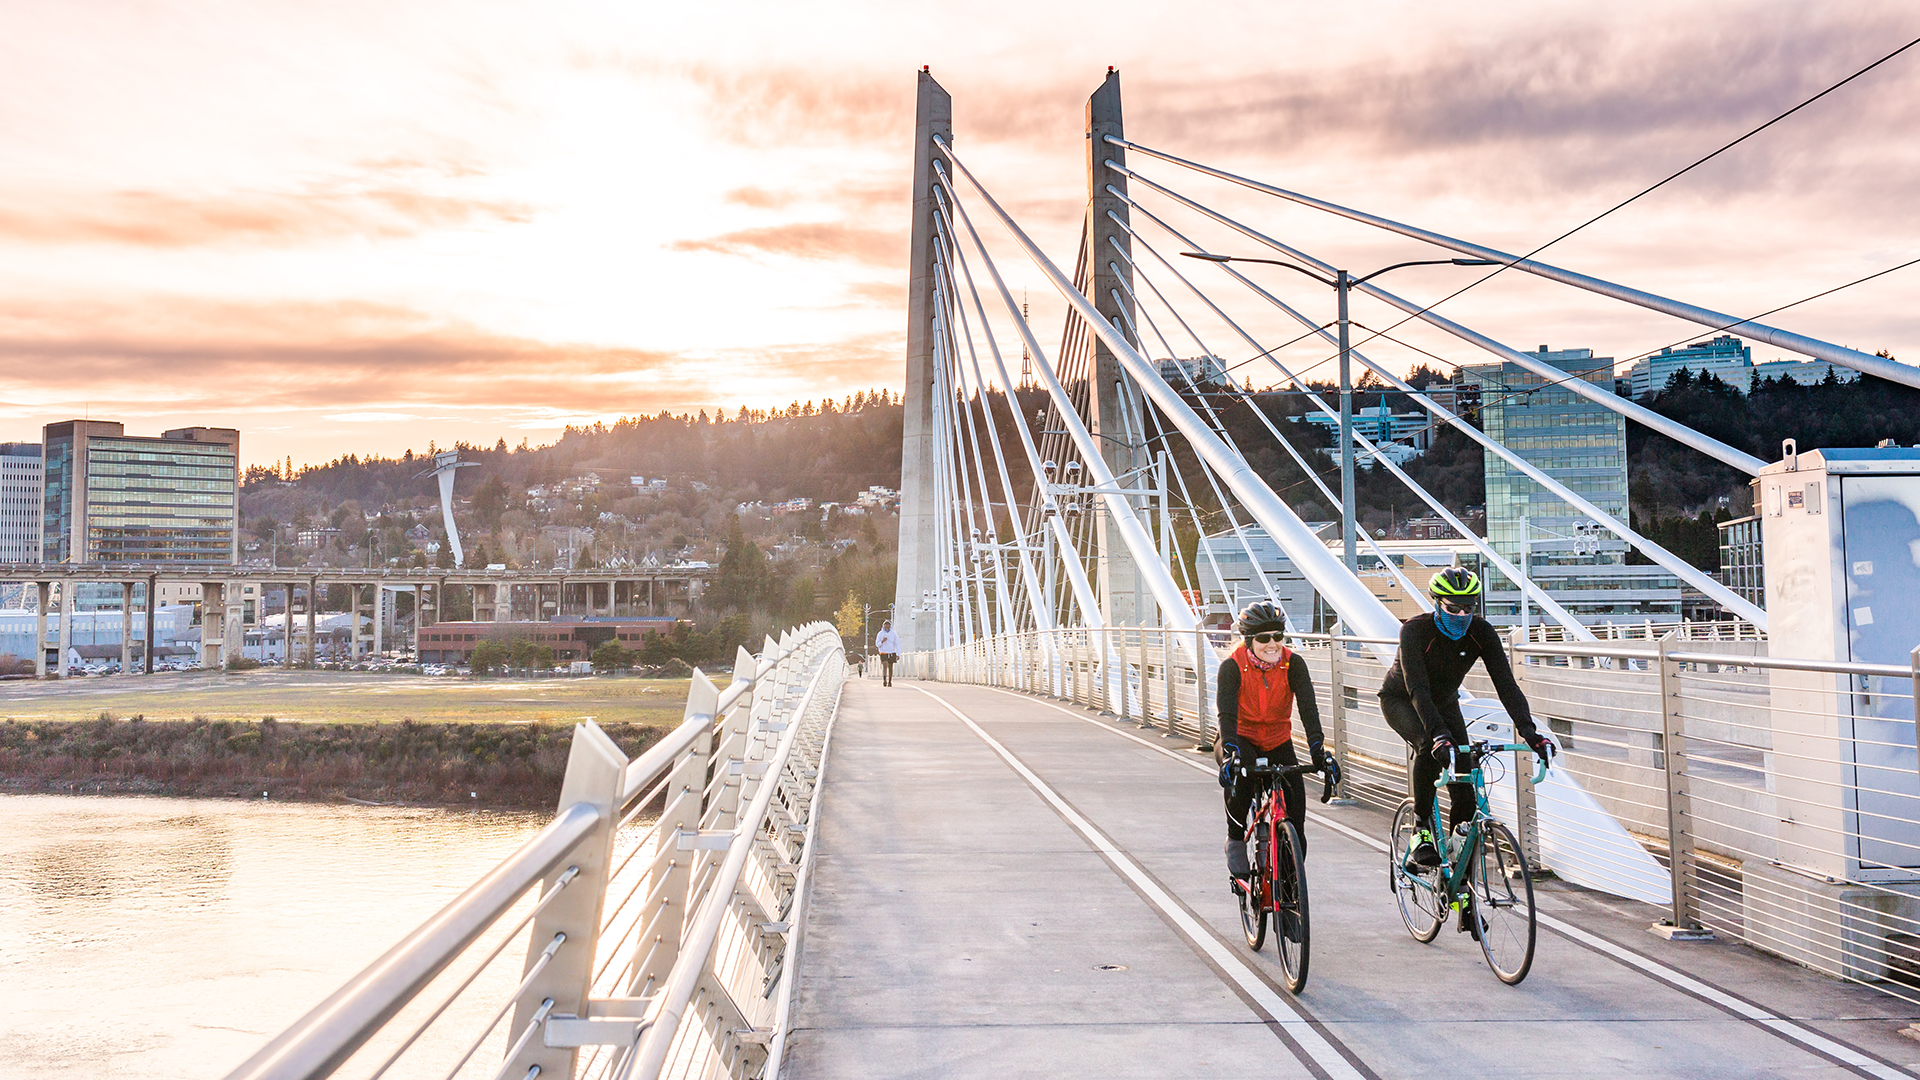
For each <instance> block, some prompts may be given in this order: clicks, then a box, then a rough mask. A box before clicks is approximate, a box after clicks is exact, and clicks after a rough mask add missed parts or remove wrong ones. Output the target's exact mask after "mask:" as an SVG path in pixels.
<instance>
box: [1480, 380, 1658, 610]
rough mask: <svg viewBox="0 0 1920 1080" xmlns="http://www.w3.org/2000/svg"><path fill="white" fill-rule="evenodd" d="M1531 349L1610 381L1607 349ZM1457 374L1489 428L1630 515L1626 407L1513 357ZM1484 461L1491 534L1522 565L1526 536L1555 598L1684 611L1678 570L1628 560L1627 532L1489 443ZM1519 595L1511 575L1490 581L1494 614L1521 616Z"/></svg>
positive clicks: (1602, 503) (1579, 604) (1560, 477)
mask: <svg viewBox="0 0 1920 1080" xmlns="http://www.w3.org/2000/svg"><path fill="white" fill-rule="evenodd" d="M1533 355H1534V358H1535V359H1537V360H1540V361H1542V362H1544V363H1546V364H1549V365H1551V366H1553V367H1556V368H1559V369H1560V370H1561V371H1564V372H1566V373H1567V379H1568V380H1571V379H1585V380H1586V381H1588V382H1591V383H1596V384H1598V385H1600V386H1602V387H1605V388H1607V389H1608V390H1611V389H1612V388H1613V359H1612V358H1611V357H1604V356H1602V357H1596V356H1594V355H1593V351H1592V350H1591V349H1561V350H1558V351H1549V350H1547V349H1546V348H1545V347H1542V348H1541V350H1540V351H1539V352H1538V353H1535V354H1533ZM1459 378H1460V381H1461V382H1462V383H1464V384H1467V385H1470V386H1472V387H1474V388H1477V389H1478V390H1479V392H1480V420H1481V425H1482V427H1483V428H1484V429H1485V430H1486V433H1487V434H1488V435H1490V436H1492V437H1493V438H1494V439H1495V440H1496V441H1498V442H1499V443H1501V444H1502V445H1504V446H1506V447H1507V448H1508V449H1510V450H1512V451H1514V452H1516V453H1517V454H1519V455H1520V457H1522V458H1524V459H1525V460H1526V461H1527V462H1528V463H1529V464H1531V465H1533V466H1534V467H1536V468H1538V469H1539V470H1540V471H1542V472H1544V473H1546V474H1547V475H1548V476H1550V477H1552V478H1553V479H1555V480H1557V481H1559V482H1560V483H1561V484H1564V485H1565V486H1566V487H1568V488H1570V489H1572V490H1573V491H1574V492H1575V493H1577V494H1578V495H1580V496H1581V497H1582V498H1584V499H1586V500H1587V501H1588V502H1590V503H1592V504H1593V505H1594V506H1596V507H1598V508H1599V509H1600V510H1602V511H1603V512H1605V513H1607V514H1609V515H1612V516H1613V517H1615V518H1617V519H1619V520H1621V521H1625V520H1626V519H1627V422H1626V418H1625V417H1623V416H1621V415H1620V414H1619V413H1616V412H1614V411H1613V410H1611V409H1608V408H1606V407H1605V406H1602V405H1600V404H1598V403H1596V402H1592V401H1588V400H1587V399H1586V398H1584V397H1581V396H1580V395H1578V394H1576V393H1574V392H1573V391H1572V390H1569V389H1567V388H1566V387H1565V386H1564V385H1562V384H1561V382H1562V381H1561V380H1552V381H1550V380H1548V379H1545V378H1542V377H1541V376H1539V375H1536V374H1534V373H1533V372H1531V371H1528V370H1527V369H1525V368H1523V367H1520V366H1519V365H1518V364H1511V363H1506V364H1487V365H1478V366H1471V367H1465V368H1462V369H1461V372H1460V376H1459ZM1485 461H1486V492H1487V541H1488V543H1490V544H1491V545H1492V546H1493V549H1494V550H1495V551H1497V552H1499V553H1500V554H1501V555H1502V556H1503V557H1505V558H1507V559H1508V560H1510V561H1512V562H1513V564H1514V565H1516V566H1518V565H1520V563H1521V561H1522V548H1523V547H1525V546H1528V542H1529V540H1530V556H1529V558H1530V562H1531V573H1532V575H1533V578H1534V580H1535V581H1536V582H1537V583H1538V584H1539V585H1540V586H1541V587H1542V588H1544V589H1545V590H1547V592H1548V594H1549V595H1551V596H1552V597H1553V598H1554V600H1555V601H1556V602H1558V603H1559V604H1560V605H1561V606H1563V607H1565V608H1566V609H1567V610H1568V611H1569V612H1571V613H1572V614H1573V615H1574V616H1575V617H1577V618H1578V619H1579V620H1580V621H1581V622H1583V623H1589V624H1593V623H1605V622H1628V621H1639V620H1643V619H1656V620H1677V619H1678V618H1679V617H1680V583H1679V580H1678V579H1677V578H1675V577H1674V576H1673V575H1672V574H1670V573H1667V572H1666V571H1664V570H1662V569H1660V568H1659V567H1647V566H1630V565H1627V561H1626V554H1627V544H1626V542H1625V541H1623V540H1620V539H1618V538H1617V537H1615V536H1614V535H1613V534H1612V533H1610V532H1606V531H1605V530H1602V529H1600V528H1598V527H1597V526H1596V525H1595V523H1594V522H1593V521H1592V520H1591V519H1590V518H1588V517H1587V515H1586V514H1585V513H1583V512H1581V511H1579V510H1576V509H1575V508H1574V507H1573V506H1572V505H1571V504H1569V503H1567V502H1566V501H1565V500H1563V499H1561V498H1559V497H1558V496H1556V495H1554V494H1552V493H1551V492H1549V491H1548V490H1547V489H1545V488H1543V487H1541V486H1540V485H1538V484H1536V483H1534V482H1533V481H1532V480H1529V479H1528V478H1527V477H1526V475H1525V474H1524V473H1522V472H1521V471H1520V470H1519V469H1517V468H1515V467H1513V466H1512V465H1509V464H1508V463H1507V462H1506V461H1505V460H1504V459H1502V458H1500V457H1498V456H1496V455H1495V454H1493V453H1492V452H1491V451H1489V452H1488V453H1487V454H1486V457H1485ZM1519 600H1520V594H1519V590H1518V589H1517V588H1516V587H1515V586H1514V585H1513V583H1512V582H1506V581H1493V580H1489V581H1488V582H1487V594H1486V615H1487V617H1488V619H1490V620H1491V621H1493V622H1495V623H1497V624H1503V625H1512V624H1516V623H1518V622H1519V621H1520V604H1519ZM1536 617H1537V612H1536Z"/></svg>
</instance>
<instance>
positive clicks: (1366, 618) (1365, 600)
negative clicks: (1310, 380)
mask: <svg viewBox="0 0 1920 1080" xmlns="http://www.w3.org/2000/svg"><path fill="white" fill-rule="evenodd" d="M934 146H935V147H937V148H938V149H939V150H940V152H941V153H943V154H945V155H946V157H947V160H948V161H950V162H952V163H953V167H954V169H955V171H957V172H959V173H960V174H961V175H962V176H964V177H966V179H967V182H968V183H969V184H971V185H972V186H973V189H974V190H975V191H977V192H978V193H979V195H980V198H981V200H982V201H983V202H984V203H985V204H986V205H987V206H988V207H989V208H990V209H991V210H992V211H993V214H994V216H995V217H997V218H998V219H999V220H1000V224H1001V225H1002V226H1003V227H1004V228H1005V229H1006V230H1007V232H1008V233H1009V234H1010V235H1011V236H1012V237H1013V238H1014V241H1015V243H1017V244H1018V245H1019V247H1020V249H1021V250H1022V251H1024V252H1025V253H1026V255H1027V257H1028V258H1029V259H1030V260H1032V262H1033V264H1034V266H1035V267H1037V268H1038V269H1039V270H1040V271H1041V273H1042V274H1043V275H1045V276H1046V278H1047V280H1048V281H1049V282H1050V283H1051V284H1052V285H1053V287H1054V289H1055V290H1056V291H1058V292H1059V293H1060V295H1061V297H1062V298H1064V299H1065V300H1066V301H1067V303H1068V304H1069V305H1071V306H1072V307H1073V308H1074V310H1076V311H1078V312H1079V313H1080V316H1081V318H1082V319H1084V320H1085V321H1086V324H1087V326H1088V327H1090V328H1091V329H1092V330H1093V332H1094V333H1096V334H1099V335H1100V337H1101V339H1102V340H1103V341H1105V342H1106V343H1107V347H1108V348H1109V349H1110V350H1112V352H1113V355H1114V357H1115V358H1116V359H1117V360H1119V362H1120V363H1121V365H1123V366H1124V367H1125V368H1126V369H1127V371H1128V374H1130V375H1131V376H1132V377H1133V380H1134V382H1135V383H1137V384H1138V385H1139V386H1140V388H1141V389H1142V390H1143V391H1144V392H1145V393H1146V394H1147V395H1148V396H1149V397H1151V398H1152V399H1153V402H1154V404H1155V405H1156V406H1158V407H1159V409H1160V412H1161V414H1162V415H1164V416H1166V417H1167V418H1168V419H1170V420H1172V421H1173V423H1174V425H1175V426H1176V427H1178V428H1179V429H1180V430H1181V432H1182V433H1184V434H1185V435H1186V436H1187V440H1188V442H1189V443H1190V444H1191V445H1192V446H1193V448H1194V450H1195V452H1196V453H1197V454H1199V455H1200V456H1202V457H1204V458H1206V459H1208V462H1209V464H1211V465H1212V466H1213V467H1214V469H1215V470H1216V471H1217V472H1218V473H1219V474H1220V476H1221V477H1222V478H1224V479H1225V480H1226V481H1227V485H1228V486H1229V487H1231V488H1232V489H1233V492H1234V494H1235V495H1237V496H1239V498H1240V501H1241V503H1242V505H1244V506H1246V507H1247V509H1248V512H1249V513H1251V514H1252V515H1253V517H1254V520H1256V521H1258V522H1259V523H1260V524H1261V525H1262V526H1264V527H1265V528H1266V530H1267V535H1269V536H1271V537H1273V539H1274V542H1275V543H1278V544H1279V545H1280V546H1281V548H1283V549H1284V550H1285V551H1286V552H1287V554H1289V555H1291V556H1292V557H1293V559H1294V564H1295V565H1296V566H1299V567H1300V571H1301V573H1302V574H1303V575H1304V576H1305V577H1306V579H1307V580H1308V581H1309V582H1311V583H1312V584H1313V587H1314V588H1316V589H1318V590H1319V591H1320V594H1321V595H1322V596H1324V597H1326V598H1327V602H1328V603H1329V604H1331V605H1332V607H1333V609H1334V610H1335V611H1337V612H1339V613H1340V617H1341V618H1342V619H1344V620H1346V623H1347V626H1348V627H1350V628H1352V629H1353V630H1355V631H1356V632H1357V636H1360V637H1368V638H1378V639H1382V640H1397V639H1398V637H1399V632H1400V620H1399V619H1396V618H1394V616H1393V613H1392V612H1390V611H1388V610H1387V607H1386V605H1385V604H1382V603H1381V602H1380V600H1379V598H1378V597H1376V596H1374V595H1373V593H1372V592H1370V591H1369V590H1368V589H1367V587H1366V584H1365V583H1364V582H1362V581H1361V580H1360V579H1359V578H1358V577H1356V576H1355V575H1354V574H1353V573H1352V572H1350V571H1349V570H1348V569H1347V568H1346V566H1345V565H1343V564H1342V563H1341V562H1340V560H1338V559H1336V558H1334V557H1333V554H1332V553H1331V552H1329V551H1328V550H1327V549H1326V545H1324V544H1322V543H1321V542H1320V540H1319V538H1317V537H1315V536H1314V535H1313V533H1312V532H1311V531H1310V530H1308V528H1307V526H1306V524H1305V523H1304V522H1302V521H1301V520H1300V518H1299V516H1298V515H1296V514H1295V513H1294V512H1293V510H1292V509H1291V508H1289V507H1288V506H1287V504H1286V503H1285V502H1284V501H1283V500H1281V499H1280V497H1279V496H1277V495H1275V494H1274V493H1273V490H1272V489H1271V488H1269V487H1267V485H1266V481H1264V480H1262V479H1261V478H1260V476H1259V475H1258V474H1257V473H1255V472H1254V471H1253V468H1252V467H1251V466H1249V465H1248V464H1247V463H1246V462H1245V461H1244V460H1241V459H1239V457H1238V456H1237V455H1235V454H1234V453H1233V452H1232V451H1231V450H1229V449H1227V447H1226V445H1225V444H1224V443H1222V442H1221V441H1220V440H1219V439H1217V438H1215V437H1214V435H1213V432H1212V431H1210V430H1208V429H1207V426H1206V423H1205V422H1204V421H1202V420H1201V419H1200V417H1199V415H1198V414H1196V413H1195V412H1194V411H1193V409H1192V408H1190V407H1189V406H1188V405H1187V403H1186V402H1185V401H1183V400H1182V399H1181V397H1180V395H1179V394H1178V393H1176V392H1175V391H1174V389H1173V388H1172V387H1171V386H1168V385H1167V383H1166V380H1164V379H1162V378H1160V374H1159V372H1158V371H1156V370H1154V367H1153V365H1152V364H1151V363H1149V362H1148V361H1147V359H1146V358H1145V357H1143V356H1141V355H1140V353H1139V352H1138V351H1137V350H1136V349H1134V347H1133V346H1132V345H1130V344H1128V343H1127V340H1126V335H1125V334H1122V333H1121V332H1120V330H1119V329H1118V328H1116V327H1115V326H1113V324H1111V323H1109V322H1107V320H1106V319H1105V318H1103V317H1101V315H1100V312H1099V310H1098V309H1096V308H1095V307H1094V306H1093V304H1092V302H1090V301H1089V300H1088V299H1087V298H1086V296H1085V295H1084V294H1082V293H1081V292H1080V290H1078V289H1076V288H1074V287H1073V283H1072V282H1070V281H1068V280H1067V278H1066V276H1065V275H1064V274H1062V273H1061V272H1060V268H1059V267H1057V266H1055V265H1054V264H1053V261H1052V260H1051V259H1048V258H1047V256H1046V254H1045V253H1044V252H1042V251H1041V250H1040V248H1039V247H1038V246H1037V245H1035V244H1034V242H1033V240H1032V238H1031V237H1029V236H1027V234H1026V232H1025V231H1024V230H1022V229H1021V228H1020V226H1019V225H1018V224H1017V223H1015V222H1014V220H1013V218H1011V217H1009V216H1008V215H1007V212H1006V211H1005V210H1004V209H1002V208H1001V206H1000V204H999V203H998V202H996V201H994V198H993V196H992V195H991V194H990V193H988V191H987V190H986V188H985V187H984V186H982V185H981V183H980V181H979V180H978V179H977V178H976V177H974V175H973V174H972V173H971V172H970V171H969V170H968V169H967V167H966V166H965V165H964V164H963V163H962V162H961V161H960V159H959V158H958V157H957V156H956V155H955V154H954V153H953V149H952V147H951V146H949V145H948V144H947V142H946V140H944V139H941V138H938V137H936V138H935V139H934ZM936 164H938V163H936ZM937 173H938V175H939V176H940V177H941V182H942V183H943V184H944V183H950V181H948V179H947V177H946V170H945V169H938V170H937ZM949 193H951V189H950V190H949ZM976 239H977V237H976ZM983 250H984V249H983ZM1001 288H1002V298H1003V300H1004V301H1006V302H1007V303H1008V305H1009V307H1010V308H1011V307H1012V299H1013V298H1012V296H1011V295H1009V294H1006V293H1005V286H1004V284H1002V286H1001ZM1013 310H1017V309H1013ZM1023 332H1024V333H1027V334H1028V336H1029V338H1030V337H1031V333H1030V332H1029V331H1025V330H1024V328H1023ZM1032 344H1037V343H1030V345H1029V347H1031V345H1032ZM1055 385H1057V383H1056V384H1055ZM1050 388H1051V387H1050ZM1060 393H1061V395H1062V396H1063V397H1064V396H1065V391H1064V389H1062V390H1061V391H1060ZM1064 419H1066V420H1067V422H1068V424H1069V427H1070V428H1071V427H1073V426H1074V425H1075V424H1076V422H1077V418H1075V417H1067V418H1064ZM1085 433H1086V429H1085V428H1084V427H1080V428H1079V434H1080V435H1083V436H1084V435H1085ZM1095 467H1096V468H1098V469H1100V471H1102V472H1104V471H1106V470H1105V466H1104V465H1103V464H1098V463H1095ZM1131 510H1132V508H1131V507H1129V506H1127V505H1126V503H1125V501H1124V500H1122V501H1121V503H1120V505H1119V506H1118V507H1115V513H1116V516H1118V515H1120V514H1125V515H1126V516H1125V517H1123V518H1119V524H1120V525H1121V531H1122V534H1123V535H1128V534H1129V533H1137V534H1138V540H1137V541H1136V540H1133V539H1131V538H1130V539H1129V543H1128V547H1129V548H1134V547H1138V548H1139V549H1140V550H1141V551H1142V552H1143V553H1148V552H1151V551H1152V540H1151V538H1150V537H1147V536H1146V535H1145V531H1144V530H1142V529H1141V528H1140V523H1139V522H1138V521H1136V520H1134V518H1133V515H1132V512H1131ZM1129 524H1131V526H1132V528H1131V530H1129V529H1128V528H1127V526H1128V525H1129ZM1148 557H1149V558H1150V557H1151V556H1150V555H1149V556H1148ZM1135 561H1136V563H1137V564H1139V565H1142V566H1152V567H1154V568H1155V569H1156V570H1158V571H1159V573H1158V574H1157V575H1151V576H1150V577H1149V580H1150V581H1151V582H1152V583H1153V585H1154V587H1155V591H1156V593H1158V592H1159V591H1160V590H1161V589H1163V588H1164V589H1166V590H1168V591H1169V592H1173V589H1172V585H1173V578H1172V576H1171V575H1169V574H1167V573H1166V568H1165V567H1162V566H1160V565H1159V563H1158V561H1157V560H1156V561H1154V562H1151V563H1150V562H1148V561H1147V558H1141V557H1136V560H1135ZM1180 599H1181V598H1180V597H1179V596H1178V594H1177V592H1175V593H1174V595H1171V596H1169V597H1167V598H1166V600H1163V601H1162V607H1163V608H1165V609H1166V610H1167V611H1168V613H1169V615H1170V617H1173V618H1176V619H1180V620H1181V621H1183V622H1186V623H1189V624H1194V621H1193V617H1192V614H1191V612H1190V611H1189V610H1188V609H1187V607H1186V604H1184V603H1179V605H1178V606H1177V607H1176V606H1175V602H1176V601H1179V600H1180ZM1194 625H1197V624H1194ZM1189 628H1191V627H1189ZM1392 651H1393V650H1392V649H1391V648H1390V647H1389V648H1384V650H1382V651H1380V655H1381V657H1382V660H1383V662H1390V661H1391V658H1392Z"/></svg>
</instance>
